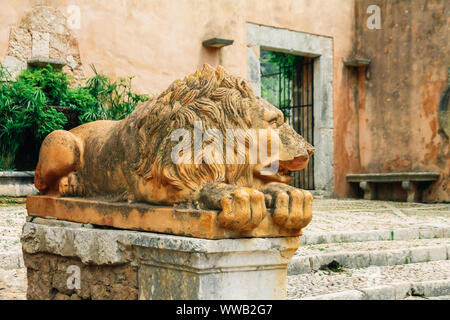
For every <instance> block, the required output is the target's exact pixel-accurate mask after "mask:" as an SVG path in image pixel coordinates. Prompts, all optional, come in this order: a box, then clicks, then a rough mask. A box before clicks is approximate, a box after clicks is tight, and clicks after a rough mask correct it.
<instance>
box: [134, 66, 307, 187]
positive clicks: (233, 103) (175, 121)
mask: <svg viewBox="0 0 450 320" xmlns="http://www.w3.org/2000/svg"><path fill="white" fill-rule="evenodd" d="M131 118H132V119H134V121H135V123H136V127H137V130H138V141H137V143H138V146H139V151H140V152H139V153H140V156H139V158H138V159H136V162H135V170H136V173H137V174H138V175H139V176H142V177H144V178H145V180H146V181H152V182H153V183H155V182H157V183H158V184H161V185H165V186H168V185H169V186H171V187H172V188H173V189H174V191H176V190H182V189H189V190H192V191H195V190H198V189H199V187H200V186H202V185H204V184H206V183H213V182H220V181H222V182H224V183H227V184H235V185H239V186H249V187H250V186H252V187H255V184H256V185H258V184H261V183H265V182H269V181H278V182H284V183H290V181H291V180H290V177H287V176H285V174H286V173H287V172H288V171H296V170H300V169H303V168H304V167H305V166H306V164H307V162H308V160H309V158H310V157H311V155H312V154H313V152H314V148H313V147H312V146H311V145H310V144H309V143H307V142H306V141H305V140H304V139H303V138H302V137H301V136H300V135H298V134H297V133H296V132H295V131H294V130H293V129H292V128H291V127H289V125H287V124H286V123H285V119H284V116H283V113H282V112H281V111H280V110H279V109H277V108H276V107H274V106H273V105H271V104H270V103H268V102H267V101H266V100H264V99H262V98H260V97H257V96H255V94H254V93H253V91H252V89H251V87H250V86H249V84H248V82H247V81H246V80H244V79H242V78H239V77H235V76H232V75H230V74H228V73H227V72H226V71H225V70H224V69H223V68H222V67H220V66H219V67H218V68H217V69H213V68H212V67H210V66H209V65H204V66H203V68H202V70H200V71H197V72H196V73H193V74H191V75H188V76H187V77H185V78H184V79H183V80H176V81H174V82H173V83H172V84H171V85H170V86H169V88H168V89H167V90H165V91H164V92H162V93H161V94H160V95H159V96H158V97H156V98H154V99H153V100H151V101H149V102H148V103H146V104H144V105H142V106H140V107H139V108H137V109H136V110H135V111H134V112H133V114H132V115H131ZM239 129H240V130H239ZM230 130H231V132H233V133H234V134H235V138H236V139H237V140H238V139H243V140H241V141H245V148H240V147H238V145H237V144H236V145H235V144H234V143H233V145H232V147H228V148H229V150H231V153H232V158H233V159H234V161H229V160H230V159H227V152H226V151H227V145H226V144H227V143H226V141H227V139H226V137H227V134H229V132H230ZM252 130H253V131H252ZM263 130H268V131H270V132H276V131H278V135H276V136H275V137H276V139H278V141H279V153H278V154H277V156H276V158H274V157H273V156H271V157H267V159H265V160H264V161H262V160H261V159H260V157H259V156H258V157H257V158H258V159H257V161H256V163H254V162H252V161H251V159H252V152H253V151H255V150H253V151H251V149H250V146H255V144H254V139H256V138H258V137H259V135H260V132H262V131H263ZM248 132H253V133H254V132H256V136H254V135H253V136H252V135H251V134H247V133H248ZM199 133H200V134H199ZM202 135H203V142H202ZM272 139H274V138H273V137H272ZM256 140H257V143H256V146H257V148H258V150H259V148H260V147H261V145H260V143H258V142H259V141H260V139H256ZM268 141H269V142H270V141H271V139H269V140H268ZM252 143H253V144H252ZM199 146H200V148H199ZM268 149H269V152H270V151H271V150H270V149H271V147H270V144H269V146H268ZM255 152H256V151H255ZM174 154H175V157H176V158H177V159H178V163H177V161H174ZM228 156H229V155H228ZM239 157H240V158H239ZM237 159H240V161H239V160H237ZM242 159H244V161H242ZM236 160H237V161H236ZM278 160H279V162H278ZM273 162H277V163H279V167H278V170H277V171H276V172H273V173H272V174H268V175H267V174H266V175H262V174H261V169H264V168H268V167H270V166H271V165H272V164H273Z"/></svg>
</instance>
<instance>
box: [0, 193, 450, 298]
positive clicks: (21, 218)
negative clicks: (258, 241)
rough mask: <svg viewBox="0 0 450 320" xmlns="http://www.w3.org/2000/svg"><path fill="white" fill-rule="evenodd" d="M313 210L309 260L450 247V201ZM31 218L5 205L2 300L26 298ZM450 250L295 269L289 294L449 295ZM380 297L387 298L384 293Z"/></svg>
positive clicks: (344, 204)
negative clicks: (400, 288) (407, 289)
mask: <svg viewBox="0 0 450 320" xmlns="http://www.w3.org/2000/svg"><path fill="white" fill-rule="evenodd" d="M313 211H314V213H313V220H312V222H311V223H310V225H309V226H308V227H307V228H305V229H304V237H302V242H303V243H304V244H303V245H302V246H301V248H300V249H299V251H298V252H297V253H296V256H295V258H306V259H308V257H309V256H310V255H314V256H315V257H317V256H318V257H320V255H328V257H329V256H331V257H332V256H333V255H334V254H336V255H337V254H338V253H340V252H341V253H342V252H347V253H348V254H347V260H348V261H353V260H352V254H353V253H358V254H361V252H364V251H366V252H381V253H383V252H387V253H388V254H389V255H392V252H394V251H395V252H397V251H399V250H400V251H401V250H412V249H413V248H417V247H420V248H432V249H436V248H441V249H442V248H444V249H445V248H450V205H449V204H442V203H441V204H422V203H404V202H387V201H366V200H350V199H343V200H336V199H315V201H314V206H313ZM25 217H26V210H25V206H24V205H23V204H22V205H7V204H0V300H1V299H25V296H26V271H25V269H24V268H23V260H22V255H21V253H22V252H21V244H20V233H21V231H22V226H23V224H24V222H25ZM330 235H332V237H330ZM430 250H431V249H430ZM430 250H429V251H430ZM427 252H428V251H427ZM430 252H432V251H430ZM444 255H445V253H444ZM449 255H450V249H448V252H447V254H446V257H447V258H446V259H443V258H442V254H441V255H437V256H435V257H437V258H436V259H433V258H432V259H429V258H427V257H429V256H426V257H425V258H424V259H422V260H421V261H422V262H420V263H409V264H408V261H405V263H403V262H402V265H397V264H398V263H396V262H395V260H393V261H394V262H393V264H394V265H389V263H387V264H388V265H386V263H385V262H386V261H385V262H384V265H381V264H380V265H379V266H369V267H367V266H366V267H362V268H358V267H351V268H346V267H345V266H344V267H343V266H342V265H339V264H337V265H336V266H334V267H335V268H333V265H332V264H331V265H330V266H329V267H327V268H322V269H324V270H320V268H319V269H317V270H314V271H311V270H309V271H307V272H306V273H302V272H298V273H297V274H295V273H294V274H292V272H291V274H290V275H289V276H288V299H300V298H305V297H317V296H320V295H322V294H333V293H339V292H347V291H348V292H352V291H351V290H355V289H356V290H360V289H361V288H365V287H368V286H369V287H370V286H379V285H384V284H390V283H397V282H398V283H401V282H404V281H410V282H411V281H417V282H420V281H434V280H436V281H444V284H442V283H439V288H440V289H439V290H441V291H439V290H437V291H436V290H434V291H433V292H438V293H439V292H443V293H442V294H438V296H430V297H427V296H424V295H410V296H407V297H404V299H448V298H449V296H450V291H449V292H448V293H445V292H446V291H445V290H447V287H448V288H450V286H449V285H447V284H446V283H447V282H445V281H448V280H449V279H450V262H449V261H448V260H449V259H450V257H449ZM354 260H355V261H358V260H357V259H354ZM388 260H389V259H388ZM391 260H392V259H391ZM403 260H405V259H403ZM435 260H437V261H435ZM320 267H323V266H320ZM442 288H443V289H442ZM349 290H350V291H349ZM449 290H450V289H449ZM427 292H431V291H427ZM379 297H381V298H383V295H379Z"/></svg>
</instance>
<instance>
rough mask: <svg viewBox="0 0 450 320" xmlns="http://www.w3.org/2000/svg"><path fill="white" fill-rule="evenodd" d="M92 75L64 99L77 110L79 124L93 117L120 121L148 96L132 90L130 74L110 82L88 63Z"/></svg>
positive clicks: (92, 119) (91, 119) (70, 91)
mask: <svg viewBox="0 0 450 320" xmlns="http://www.w3.org/2000/svg"><path fill="white" fill-rule="evenodd" d="M91 68H92V70H93V71H94V76H93V77H91V78H89V79H88V80H87V81H86V86H85V87H80V88H76V89H71V90H69V91H68V92H67V94H66V95H65V98H64V102H65V105H69V106H71V107H72V108H74V109H75V110H76V111H78V113H79V119H80V122H81V123H85V122H90V121H95V120H106V119H110V120H120V119H123V118H125V117H126V116H127V115H129V114H130V113H131V112H132V111H133V110H134V108H136V106H137V105H138V104H139V103H140V102H144V101H146V100H148V99H149V97H148V96H147V95H145V94H137V93H134V92H133V91H132V86H131V81H132V79H133V77H128V78H120V79H118V80H117V81H113V80H112V79H110V78H108V77H107V76H105V75H103V74H99V73H98V72H97V70H96V69H95V67H94V66H91Z"/></svg>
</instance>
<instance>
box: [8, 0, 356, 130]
mask: <svg viewBox="0 0 450 320" xmlns="http://www.w3.org/2000/svg"><path fill="white" fill-rule="evenodd" d="M33 5H47V6H52V7H55V8H57V9H59V10H60V11H61V12H63V13H67V7H68V6H69V5H77V6H79V7H80V13H81V28H80V29H79V30H71V32H72V34H73V35H74V36H75V37H76V38H77V39H78V45H79V51H80V56H81V61H82V67H83V69H84V74H86V75H90V74H91V71H90V68H89V65H90V64H94V65H95V66H96V68H97V70H98V71H100V72H105V73H107V74H109V75H112V76H129V75H135V76H136V78H135V79H134V86H135V88H136V89H137V90H138V91H140V92H145V93H158V92H159V91H160V90H163V89H165V88H166V87H167V86H168V85H169V84H170V83H171V82H172V81H173V80H175V79H176V78H179V77H183V76H184V75H186V74H187V73H190V72H192V71H193V70H195V69H196V68H199V67H200V66H201V65H202V64H203V63H205V62H207V63H210V64H212V65H217V64H219V63H220V64H222V65H223V66H224V67H225V68H227V69H228V70H229V71H230V72H232V73H234V74H237V75H241V76H243V77H247V44H248V42H247V28H246V25H247V23H253V24H260V25H267V26H271V27H276V28H284V29H289V30H293V31H300V32H304V33H311V34H316V35H322V36H327V37H331V38H333V54H334V57H333V63H334V71H335V72H334V79H333V84H334V87H333V101H334V108H335V109H336V108H341V107H342V105H343V104H344V103H345V99H346V96H347V91H348V90H347V87H346V82H345V76H344V74H345V72H346V70H345V69H344V68H343V64H342V63H343V60H344V58H346V57H347V56H348V55H349V54H350V52H351V50H352V46H353V42H354V37H353V32H354V3H353V1H350V0H349V1H341V0H327V1H326V5H324V4H323V2H321V1H309V0H284V1H280V0H265V1H259V0H247V1H245V0H219V1H209V0H152V1H150V0H111V1H105V0H71V1H69V0H54V1H45V0H40V1H39V0H35V1H32V0H15V1H14V2H12V1H9V0H0V7H1V8H2V10H0V58H1V59H3V58H4V57H5V55H6V51H7V47H8V36H9V29H10V28H12V27H15V26H17V25H18V24H19V23H20V20H21V19H22V17H23V16H24V15H25V13H26V12H27V11H29V10H30V9H31V7H32V6H33ZM213 36H218V37H223V38H227V39H233V40H234V44H233V45H231V46H228V47H225V48H223V49H221V50H220V51H219V50H216V49H207V48H204V47H202V45H201V42H202V40H204V39H207V38H210V37H213ZM342 138H343V137H342Z"/></svg>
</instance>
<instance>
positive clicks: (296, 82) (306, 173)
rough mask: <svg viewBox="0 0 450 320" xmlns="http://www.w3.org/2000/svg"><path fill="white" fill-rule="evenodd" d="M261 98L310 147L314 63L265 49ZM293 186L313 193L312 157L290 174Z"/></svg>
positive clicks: (312, 118) (262, 59)
mask: <svg viewBox="0 0 450 320" xmlns="http://www.w3.org/2000/svg"><path fill="white" fill-rule="evenodd" d="M260 61H261V65H260V72H261V74H260V77H261V97H263V98H265V99H266V100H267V101H269V102H270V103H271V104H273V105H275V106H276V107H278V108H279V109H280V110H281V111H282V112H283V113H284V115H285V117H286V119H287V121H288V123H289V125H290V126H292V127H293V128H294V130H295V131H296V132H297V133H298V134H300V135H301V136H302V137H303V138H304V139H305V140H306V141H308V142H309V143H311V144H312V145H314V60H313V58H311V57H305V56H299V55H293V54H288V53H282V52H275V51H269V50H261V51H260ZM292 176H293V177H294V181H293V183H292V185H293V186H295V187H297V188H302V189H306V190H314V156H313V157H312V158H311V159H310V161H309V163H308V165H307V167H306V168H305V169H304V170H301V171H297V172H293V173H292Z"/></svg>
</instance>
